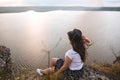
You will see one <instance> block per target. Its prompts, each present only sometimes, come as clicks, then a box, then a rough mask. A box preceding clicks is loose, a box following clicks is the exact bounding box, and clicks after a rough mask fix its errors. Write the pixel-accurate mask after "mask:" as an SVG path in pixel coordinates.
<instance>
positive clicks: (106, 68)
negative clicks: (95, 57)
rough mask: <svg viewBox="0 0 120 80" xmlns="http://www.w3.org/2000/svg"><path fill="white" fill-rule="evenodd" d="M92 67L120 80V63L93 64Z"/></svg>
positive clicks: (115, 79)
mask: <svg viewBox="0 0 120 80" xmlns="http://www.w3.org/2000/svg"><path fill="white" fill-rule="evenodd" d="M91 66H92V67H93V68H95V69H97V70H99V71H100V72H102V73H104V74H105V75H106V76H108V77H110V78H113V79H114V80H120V62H118V63H115V64H98V63H93V64H91Z"/></svg>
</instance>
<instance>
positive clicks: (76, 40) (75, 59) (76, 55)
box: [36, 29, 90, 80]
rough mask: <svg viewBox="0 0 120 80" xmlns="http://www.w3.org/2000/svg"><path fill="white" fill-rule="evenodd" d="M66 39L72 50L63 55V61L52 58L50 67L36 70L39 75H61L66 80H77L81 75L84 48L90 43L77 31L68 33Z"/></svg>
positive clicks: (84, 57) (84, 56) (84, 55)
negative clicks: (53, 73)
mask: <svg viewBox="0 0 120 80" xmlns="http://www.w3.org/2000/svg"><path fill="white" fill-rule="evenodd" d="M67 34H68V38H69V40H70V43H71V45H72V49H70V50H68V51H67V52H66V53H65V60H63V59H59V58H52V59H51V61H50V67H49V68H47V69H43V70H42V69H37V70H36V72H37V74H39V75H41V76H42V75H43V74H49V73H52V72H55V75H58V74H60V73H63V74H64V75H65V77H66V79H67V80H70V79H71V78H72V79H74V80H79V78H80V77H81V76H82V74H83V70H82V68H83V64H84V62H85V61H86V55H87V54H86V47H85V45H86V46H90V41H89V40H88V39H87V38H86V37H85V36H83V35H82V32H81V31H80V30H78V29H74V30H73V31H69V32H68V33H67Z"/></svg>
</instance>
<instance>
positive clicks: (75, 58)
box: [65, 49, 83, 70]
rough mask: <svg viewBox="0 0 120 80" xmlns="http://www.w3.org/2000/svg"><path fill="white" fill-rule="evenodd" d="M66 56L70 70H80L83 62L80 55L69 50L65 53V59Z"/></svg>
mask: <svg viewBox="0 0 120 80" xmlns="http://www.w3.org/2000/svg"><path fill="white" fill-rule="evenodd" d="M66 56H68V57H69V58H70V59H71V60H72V62H71V64H70V66H69V69H70V70H80V69H81V68H82V67H83V61H82V60H81V57H80V55H79V54H78V53H77V52H75V51H74V50H72V49H70V50H68V51H67V52H66V53H65V57H66Z"/></svg>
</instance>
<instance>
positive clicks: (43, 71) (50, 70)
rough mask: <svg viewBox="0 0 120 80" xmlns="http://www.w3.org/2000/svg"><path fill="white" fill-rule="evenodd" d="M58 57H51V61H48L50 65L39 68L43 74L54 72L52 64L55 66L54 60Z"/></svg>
mask: <svg viewBox="0 0 120 80" xmlns="http://www.w3.org/2000/svg"><path fill="white" fill-rule="evenodd" d="M58 59H59V58H52V59H51V61H50V67H49V68H46V69H43V70H41V72H42V73H43V74H49V73H53V72H54V66H55V64H56V62H57V60H58Z"/></svg>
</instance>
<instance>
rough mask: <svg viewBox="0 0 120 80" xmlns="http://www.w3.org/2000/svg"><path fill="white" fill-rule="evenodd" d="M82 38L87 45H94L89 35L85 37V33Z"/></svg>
mask: <svg viewBox="0 0 120 80" xmlns="http://www.w3.org/2000/svg"><path fill="white" fill-rule="evenodd" d="M82 39H83V41H84V43H85V44H86V45H87V46H91V45H92V43H91V41H90V40H89V39H88V38H87V37H85V36H84V35H83V36H82Z"/></svg>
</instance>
